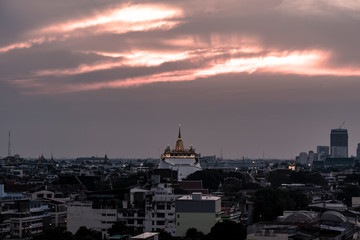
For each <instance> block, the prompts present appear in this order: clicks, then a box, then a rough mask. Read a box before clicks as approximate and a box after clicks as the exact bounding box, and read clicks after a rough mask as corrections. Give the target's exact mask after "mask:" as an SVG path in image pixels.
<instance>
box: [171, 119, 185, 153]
mask: <svg viewBox="0 0 360 240" xmlns="http://www.w3.org/2000/svg"><path fill="white" fill-rule="evenodd" d="M174 150H175V151H178V152H179V151H180V152H183V151H185V148H184V143H183V141H182V139H181V126H180V124H179V135H178V139H177V141H176V145H175V149H174Z"/></svg>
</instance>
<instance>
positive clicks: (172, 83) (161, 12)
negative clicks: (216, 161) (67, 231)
mask: <svg viewBox="0 0 360 240" xmlns="http://www.w3.org/2000/svg"><path fill="white" fill-rule="evenodd" d="M359 10H360V3H359V2H358V1H355V0H353V1H352V0H351V1H350V0H348V1H340V0H334V1H325V0H318V1H312V0H306V1H290V0H287V1H286V0H285V1H280V0H266V1H260V0H236V1H234V0H225V1H212V0H207V1H205V2H204V1H187V0H186V1H111V0H109V1H88V0H86V1H85V0H79V1H69V0H67V1H61V2H58V1H57V2H53V1H43V0H30V1H20V0H5V1H1V2H0V32H1V35H0V96H1V101H0V109H1V117H0V119H1V120H0V122H1V124H0V156H6V155H7V150H8V131H9V130H10V131H11V144H12V152H13V153H19V154H20V155H21V156H24V157H37V156H39V155H41V154H44V155H47V156H50V155H51V154H53V155H54V156H55V157H57V156H58V157H78V156H93V155H94V156H95V155H99V156H103V155H105V154H107V155H108V156H109V157H110V158H112V157H123V158H146V157H155V158H157V157H159V155H160V153H162V152H163V150H164V148H165V147H166V146H167V145H168V144H170V145H171V146H174V145H175V142H176V138H177V131H178V124H181V126H182V137H183V140H184V144H185V145H186V146H189V145H193V146H194V147H195V148H196V151H197V152H199V153H201V154H202V155H214V154H216V155H218V156H219V155H220V153H221V152H222V153H223V157H224V158H241V157H242V156H246V157H249V158H262V157H265V158H287V159H289V158H294V157H295V156H296V155H297V154H298V153H299V152H302V151H308V150H316V146H318V145H329V136H330V130H331V129H334V128H337V127H339V126H340V125H341V124H342V123H343V121H346V122H345V124H344V126H343V127H344V128H346V129H348V131H349V155H355V149H356V146H357V143H359V142H360V126H359V123H360V113H359V111H358V103H359V100H360V95H359V89H360V82H359V75H360V70H359V64H360V63H359V61H360V57H359V56H360V52H359V51H360V50H359V47H358V43H359V42H360V32H359V31H358V29H359V22H360V21H359V20H360V18H359V16H360V15H359Z"/></svg>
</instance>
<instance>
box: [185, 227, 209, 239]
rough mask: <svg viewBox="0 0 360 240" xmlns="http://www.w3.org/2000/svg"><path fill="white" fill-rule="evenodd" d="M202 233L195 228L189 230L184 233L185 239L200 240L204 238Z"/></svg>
mask: <svg viewBox="0 0 360 240" xmlns="http://www.w3.org/2000/svg"><path fill="white" fill-rule="evenodd" d="M204 236H205V235H204V233H202V232H201V231H198V230H197V229H196V228H189V229H188V230H187V231H186V235H185V238H186V239H189V240H200V239H203V238H204Z"/></svg>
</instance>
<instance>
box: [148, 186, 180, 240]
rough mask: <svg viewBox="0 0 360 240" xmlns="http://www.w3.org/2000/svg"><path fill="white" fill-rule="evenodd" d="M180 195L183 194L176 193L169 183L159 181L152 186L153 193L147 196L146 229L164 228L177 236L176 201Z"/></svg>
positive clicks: (156, 229)
mask: <svg viewBox="0 0 360 240" xmlns="http://www.w3.org/2000/svg"><path fill="white" fill-rule="evenodd" d="M179 197H181V195H175V194H174V193H173V188H172V187H171V185H170V184H169V183H159V184H157V185H156V187H154V188H152V189H151V195H148V196H147V201H146V214H145V222H144V230H145V231H158V229H163V230H165V231H166V232H168V233H170V234H171V235H172V236H175V233H176V218H175V201H176V199H177V198H179Z"/></svg>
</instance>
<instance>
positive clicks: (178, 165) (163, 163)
mask: <svg viewBox="0 0 360 240" xmlns="http://www.w3.org/2000/svg"><path fill="white" fill-rule="evenodd" d="M159 168H163V169H171V170H175V171H177V172H178V180H179V181H181V180H182V179H184V178H186V177H187V176H188V175H190V174H192V173H194V172H196V171H199V170H201V166H200V162H199V154H197V153H195V149H194V148H193V147H192V146H190V147H189V148H188V149H185V147H184V143H183V141H182V138H181V132H180V127H179V135H178V139H177V141H176V145H175V148H174V149H173V150H171V149H170V146H167V148H166V149H165V151H164V153H163V154H162V155H161V160H160V164H159Z"/></svg>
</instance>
